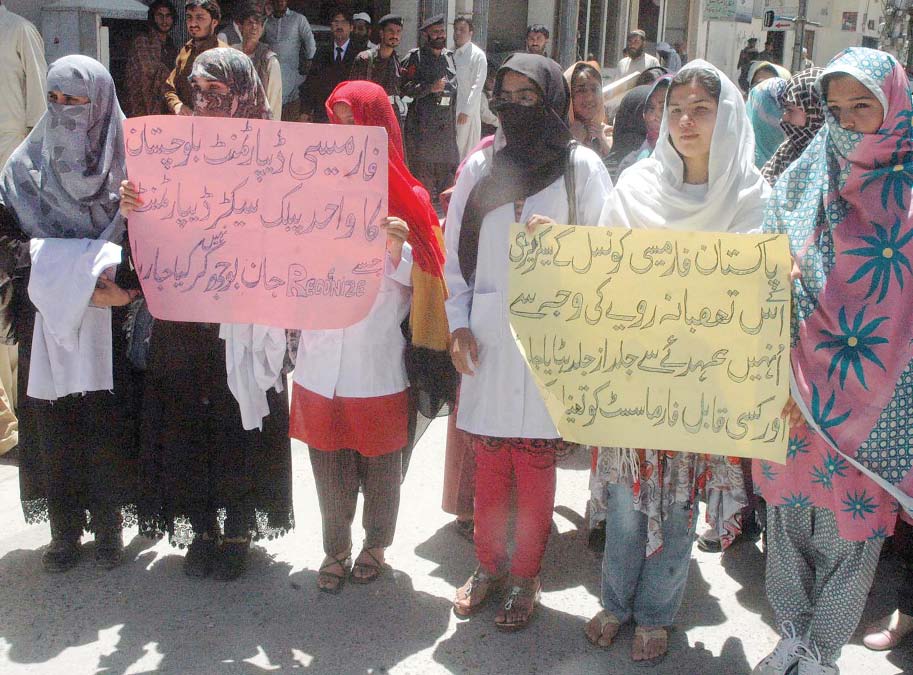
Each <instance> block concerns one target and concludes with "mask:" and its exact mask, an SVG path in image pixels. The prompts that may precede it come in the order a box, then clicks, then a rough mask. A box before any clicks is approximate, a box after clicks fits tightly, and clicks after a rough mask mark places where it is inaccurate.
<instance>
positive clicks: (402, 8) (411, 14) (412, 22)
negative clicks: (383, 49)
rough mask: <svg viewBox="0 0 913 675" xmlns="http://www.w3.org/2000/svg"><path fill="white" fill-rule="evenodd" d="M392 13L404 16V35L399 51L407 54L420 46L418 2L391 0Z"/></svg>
mask: <svg viewBox="0 0 913 675" xmlns="http://www.w3.org/2000/svg"><path fill="white" fill-rule="evenodd" d="M390 13H391V14H399V15H400V16H402V17H403V37H402V42H400V47H399V48H398V49H397V51H398V52H399V53H400V54H405V53H406V52H408V51H409V50H410V49H413V48H415V47H417V46H418V2H417V1H416V0H390Z"/></svg>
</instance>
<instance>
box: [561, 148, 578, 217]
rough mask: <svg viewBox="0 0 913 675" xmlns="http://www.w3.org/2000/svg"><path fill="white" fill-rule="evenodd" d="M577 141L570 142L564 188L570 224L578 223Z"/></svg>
mask: <svg viewBox="0 0 913 675" xmlns="http://www.w3.org/2000/svg"><path fill="white" fill-rule="evenodd" d="M577 145H578V143H577V141H571V142H570V143H568V148H567V166H565V168H564V189H565V191H566V192H567V213H568V222H567V224H568V225H577V224H578V222H577V176H576V171H575V167H574V151H575V150H576V149H577Z"/></svg>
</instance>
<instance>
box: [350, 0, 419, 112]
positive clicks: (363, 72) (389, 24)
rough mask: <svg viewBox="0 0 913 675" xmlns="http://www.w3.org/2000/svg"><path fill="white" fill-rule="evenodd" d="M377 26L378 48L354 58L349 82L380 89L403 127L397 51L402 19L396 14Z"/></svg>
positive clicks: (401, 30) (401, 31) (387, 17)
mask: <svg viewBox="0 0 913 675" xmlns="http://www.w3.org/2000/svg"><path fill="white" fill-rule="evenodd" d="M356 16H358V15H357V14H356ZM377 25H378V27H379V28H380V44H379V45H377V46H375V47H371V48H370V49H366V50H364V51H363V52H361V53H360V54H358V56H356V57H355V63H354V64H352V72H351V73H350V74H349V79H350V80H368V81H369V82H374V83H375V84H378V85H380V86H381V87H383V88H384V91H385V92H387V96H388V97H389V98H390V105H392V106H393V110H395V111H396V114H397V116H398V117H399V123H400V126H402V124H403V120H404V119H405V117H406V105H405V104H404V103H403V99H402V98H401V96H400V87H399V85H400V77H401V74H400V71H401V70H402V67H401V66H400V63H399V55H398V54H397V53H396V48H397V47H398V46H399V42H400V39H401V38H402V35H403V17H401V16H399V15H398V14H387V15H386V16H383V17H381V19H380V21H378V22H377Z"/></svg>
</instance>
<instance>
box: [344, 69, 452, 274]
mask: <svg viewBox="0 0 913 675" xmlns="http://www.w3.org/2000/svg"><path fill="white" fill-rule="evenodd" d="M337 103H346V104H348V105H349V107H350V108H352V114H353V115H354V116H355V124H357V125H359V126H365V127H383V128H384V129H386V130H387V141H388V144H387V145H388V153H389V161H390V169H389V172H388V180H389V195H390V207H389V211H390V215H391V216H396V217H397V218H402V219H403V220H405V221H406V223H407V224H408V225H409V245H410V246H412V258H413V261H414V262H415V263H417V264H418V266H419V267H420V268H421V269H422V270H423V271H425V272H426V273H428V274H431V275H433V276H436V277H440V278H443V276H444V248H443V246H442V245H441V238H440V223H439V222H438V218H437V214H436V213H435V212H434V207H432V205H431V197H430V196H429V195H428V191H427V190H426V189H425V188H424V186H422V184H421V183H420V182H419V181H418V180H417V179H416V178H415V176H413V175H412V174H411V173H410V172H409V169H408V168H406V162H405V160H404V153H403V137H402V132H401V131H400V128H399V121H398V120H397V118H396V114H395V113H394V112H393V107H392V106H391V105H390V100H389V99H388V98H387V93H386V92H385V91H384V89H383V88H382V87H380V86H379V85H377V84H375V83H373V82H366V81H363V80H352V81H348V82H342V83H341V84H339V85H338V86H337V87H336V89H334V90H333V93H332V94H330V97H329V98H328V99H327V102H326V109H327V115H328V116H329V118H330V122H332V123H333V124H340V123H341V122H340V120H339V118H338V117H337V116H336V115H335V114H334V113H333V106H334V105H336V104H337Z"/></svg>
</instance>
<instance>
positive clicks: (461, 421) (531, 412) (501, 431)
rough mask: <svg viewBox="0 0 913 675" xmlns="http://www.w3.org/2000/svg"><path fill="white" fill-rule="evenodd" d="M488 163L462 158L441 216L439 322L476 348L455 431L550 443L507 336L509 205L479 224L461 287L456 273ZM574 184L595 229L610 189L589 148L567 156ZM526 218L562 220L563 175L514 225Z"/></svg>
mask: <svg viewBox="0 0 913 675" xmlns="http://www.w3.org/2000/svg"><path fill="white" fill-rule="evenodd" d="M491 161H492V155H491V153H490V152H485V151H483V150H480V151H478V152H476V153H474V154H473V155H472V156H471V157H470V158H469V159H468V160H467V162H466V165H465V166H464V167H463V170H462V172H461V173H460V178H459V180H457V184H456V187H455V188H454V191H453V197H452V198H451V200H450V209H449V210H448V211H447V228H446V231H445V235H444V238H445V243H446V246H447V262H446V265H445V267H444V278H445V280H446V282H447V288H448V289H449V290H450V297H449V298H448V299H447V305H446V307H447V319H448V321H449V322H450V330H451V331H454V330H456V329H458V328H469V329H470V330H471V331H472V334H473V336H474V337H475V339H476V341H477V342H478V345H479V364H478V366H476V367H475V374H474V375H472V376H468V375H464V376H463V378H462V381H461V384H460V405H459V407H458V409H457V427H458V428H459V429H462V430H463V431H468V432H470V433H473V434H480V435H484V436H496V437H499V438H558V430H557V429H556V428H555V425H554V424H553V423H552V420H551V417H550V416H549V414H548V410H547V409H546V407H545V402H544V401H543V400H542V394H540V393H539V387H538V386H537V385H536V382H535V380H534V379H533V375H532V373H531V372H530V370H529V367H528V366H527V365H526V361H525V360H524V359H523V355H522V354H521V353H520V350H519V348H518V347H517V344H516V342H515V341H514V339H513V336H512V335H511V332H510V323H509V321H508V316H507V304H508V301H507V294H508V288H507V283H508V268H509V263H508V256H509V246H510V243H509V241H508V239H509V237H508V232H509V228H510V225H511V223H514V222H516V218H515V216H514V205H513V203H510V204H505V205H504V206H499V207H498V208H496V209H494V210H493V211H490V212H489V213H488V214H486V215H485V217H484V218H483V220H482V228H481V232H480V233H479V253H478V262H477V266H476V273H475V277H474V278H473V280H472V283H467V282H466V280H465V279H464V278H463V274H462V272H461V271H460V257H459V254H458V251H459V245H460V229H461V224H462V220H463V210H464V209H465V207H466V200H467V198H468V197H469V193H470V192H471V191H472V188H473V186H475V184H476V183H477V182H478V181H479V180H480V179H481V178H482V177H483V176H484V175H486V174H487V173H488V171H489V170H490V166H491ZM574 180H575V191H576V193H577V194H576V198H577V214H578V215H577V220H578V221H579V223H580V224H591V225H596V224H597V223H598V222H599V214H600V212H601V211H602V207H603V205H604V204H605V201H606V199H607V198H608V196H609V194H610V192H611V191H612V180H611V179H610V178H609V174H608V172H607V171H606V168H605V165H603V163H602V160H601V159H600V158H599V156H598V155H597V154H596V153H595V152H593V151H592V150H590V149H589V148H584V147H578V148H577V150H575V152H574ZM534 213H535V214H539V215H543V216H547V217H549V218H552V219H554V220H555V221H556V222H558V223H566V222H568V218H569V213H568V195H567V190H566V189H565V186H564V176H562V177H560V178H558V179H557V180H556V181H555V182H553V183H552V184H551V185H549V186H548V187H546V188H545V189H543V190H540V191H539V192H537V193H536V194H534V195H530V196H529V197H528V198H527V199H526V200H525V202H524V204H523V212H522V214H521V216H520V222H526V220H527V219H528V218H529V217H530V216H531V215H533V214H534Z"/></svg>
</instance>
